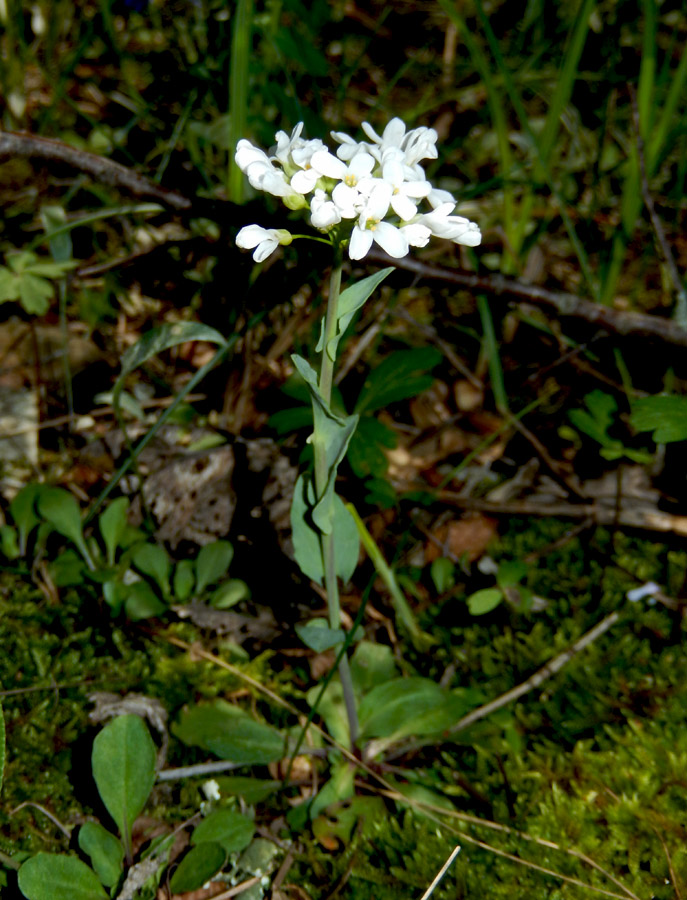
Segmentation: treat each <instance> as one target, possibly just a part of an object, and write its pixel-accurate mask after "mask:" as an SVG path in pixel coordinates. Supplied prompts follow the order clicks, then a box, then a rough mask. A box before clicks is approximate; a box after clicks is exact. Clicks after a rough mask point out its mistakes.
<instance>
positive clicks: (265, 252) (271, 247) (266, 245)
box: [253, 238, 279, 263]
mask: <svg viewBox="0 0 687 900" xmlns="http://www.w3.org/2000/svg"><path fill="white" fill-rule="evenodd" d="M278 246H279V241H278V240H277V239H276V238H268V239H267V240H265V241H262V243H260V244H258V246H257V247H256V249H255V252H254V253H253V259H254V260H255V261H256V262H259V263H260V262H264V261H265V260H266V259H267V257H268V256H271V255H272V254H273V253H274V251H275V250H276V249H277V247H278Z"/></svg>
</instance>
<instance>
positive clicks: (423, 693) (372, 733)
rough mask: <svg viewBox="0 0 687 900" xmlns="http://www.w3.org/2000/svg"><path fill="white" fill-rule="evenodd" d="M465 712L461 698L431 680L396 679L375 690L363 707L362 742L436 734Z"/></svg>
mask: <svg viewBox="0 0 687 900" xmlns="http://www.w3.org/2000/svg"><path fill="white" fill-rule="evenodd" d="M465 710H466V706H465V701H464V699H463V698H462V697H458V696H455V695H453V694H451V693H449V692H448V691H445V690H444V689H443V688H442V687H441V686H440V685H438V684H437V683H436V682H434V681H431V680H430V679H429V678H419V677H413V678H395V679H393V680H392V681H389V682H387V683H386V684H380V685H378V686H377V687H374V688H373V689H372V690H371V691H370V692H369V694H366V695H365V697H364V698H363V700H362V702H361V703H360V708H359V715H360V734H361V737H363V738H391V737H393V739H394V740H398V739H399V738H402V737H407V736H408V735H411V734H413V735H424V734H434V733H435V732H438V731H442V730H444V729H445V728H447V727H449V726H450V725H451V724H453V722H455V721H457V720H458V719H459V718H460V716H461V715H462V713H463V712H464V711H465Z"/></svg>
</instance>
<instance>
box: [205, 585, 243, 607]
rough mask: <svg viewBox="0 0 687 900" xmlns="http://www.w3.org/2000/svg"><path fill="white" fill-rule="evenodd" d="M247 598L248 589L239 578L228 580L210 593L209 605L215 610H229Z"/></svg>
mask: <svg viewBox="0 0 687 900" xmlns="http://www.w3.org/2000/svg"><path fill="white" fill-rule="evenodd" d="M249 597H250V588H249V587H248V585H247V584H246V582H245V581H242V580H241V579H240V578H230V579H229V580H228V581H225V582H224V583H223V584H220V586H219V587H218V588H216V589H215V590H214V591H213V592H212V594H211V595H210V598H209V603H210V606H214V608H215V609H231V607H232V606H236V604H237V603H241V602H242V601H243V600H248V599H249Z"/></svg>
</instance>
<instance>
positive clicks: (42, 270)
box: [24, 259, 77, 278]
mask: <svg viewBox="0 0 687 900" xmlns="http://www.w3.org/2000/svg"><path fill="white" fill-rule="evenodd" d="M76 265H77V262H76V260H73V259H72V260H68V261H66V262H47V261H46V262H35V263H31V265H29V266H27V267H26V269H25V270H24V271H25V274H30V275H38V276H39V277H40V278H61V277H62V275H64V274H65V273H67V272H68V271H69V270H70V269H73V268H75V267H76Z"/></svg>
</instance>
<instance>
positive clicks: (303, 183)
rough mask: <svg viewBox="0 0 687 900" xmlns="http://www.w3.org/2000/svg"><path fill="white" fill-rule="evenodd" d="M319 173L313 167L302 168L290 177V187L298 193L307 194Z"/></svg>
mask: <svg viewBox="0 0 687 900" xmlns="http://www.w3.org/2000/svg"><path fill="white" fill-rule="evenodd" d="M318 178H319V175H318V174H317V172H316V171H315V170H314V169H303V170H302V171H300V172H296V174H295V175H294V176H293V178H292V179H291V187H292V188H293V189H294V191H297V192H298V193H299V194H309V193H310V191H312V190H313V188H314V187H315V185H316V184H317V179H318Z"/></svg>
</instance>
